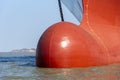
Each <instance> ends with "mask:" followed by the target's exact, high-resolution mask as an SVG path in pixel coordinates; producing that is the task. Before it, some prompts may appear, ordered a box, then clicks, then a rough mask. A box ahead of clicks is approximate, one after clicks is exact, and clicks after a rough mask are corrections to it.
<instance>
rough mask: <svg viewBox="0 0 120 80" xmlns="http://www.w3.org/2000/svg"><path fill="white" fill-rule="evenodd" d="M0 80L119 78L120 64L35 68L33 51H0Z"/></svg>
mask: <svg viewBox="0 0 120 80" xmlns="http://www.w3.org/2000/svg"><path fill="white" fill-rule="evenodd" d="M0 80H120V64H111V65H106V66H101V67H100V66H99V67H88V68H62V69H56V68H37V67H36V66H35V53H12V52H11V53H0Z"/></svg>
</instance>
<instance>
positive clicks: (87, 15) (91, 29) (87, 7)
mask: <svg viewBox="0 0 120 80" xmlns="http://www.w3.org/2000/svg"><path fill="white" fill-rule="evenodd" d="M85 6H86V13H85V15H86V18H87V22H86V23H87V24H88V27H89V29H90V31H91V32H92V35H94V36H96V38H97V39H98V40H99V41H100V43H101V44H102V45H103V47H104V49H105V50H106V52H107V56H108V57H109V56H110V55H109V51H108V49H107V47H106V46H105V43H104V42H103V41H102V40H101V38H100V37H99V36H98V35H97V34H96V33H95V31H94V30H93V28H92V27H91V25H90V22H89V14H88V9H89V0H88V1H87V4H86V5H85Z"/></svg>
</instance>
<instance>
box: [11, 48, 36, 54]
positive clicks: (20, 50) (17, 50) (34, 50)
mask: <svg viewBox="0 0 120 80" xmlns="http://www.w3.org/2000/svg"><path fill="white" fill-rule="evenodd" d="M10 52H32V53H35V52H36V49H35V48H31V49H27V48H23V49H15V50H12V51H10Z"/></svg>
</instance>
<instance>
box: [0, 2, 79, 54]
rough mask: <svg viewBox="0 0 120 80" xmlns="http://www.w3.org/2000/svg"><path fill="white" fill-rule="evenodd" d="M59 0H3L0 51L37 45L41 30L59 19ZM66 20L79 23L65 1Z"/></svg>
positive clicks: (0, 4)
mask: <svg viewBox="0 0 120 80" xmlns="http://www.w3.org/2000/svg"><path fill="white" fill-rule="evenodd" d="M57 1H58V0H0V52H8V51H11V50H14V49H22V48H36V47H37V43H38V40H39V38H40V36H41V35H42V33H43V32H44V31H45V30H46V29H47V28H48V27H49V26H51V25H53V24H55V23H57V22H60V21H61V19H60V14H59V8H58V2H57ZM62 7H63V14H64V19H65V21H68V22H72V23H75V24H79V22H78V21H77V20H76V18H75V17H74V16H73V15H72V13H70V11H69V10H68V9H67V8H66V6H65V5H63V4H62Z"/></svg>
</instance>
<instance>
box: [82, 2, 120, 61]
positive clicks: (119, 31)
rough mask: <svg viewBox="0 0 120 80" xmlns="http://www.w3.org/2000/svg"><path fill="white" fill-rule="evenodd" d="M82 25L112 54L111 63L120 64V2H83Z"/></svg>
mask: <svg viewBox="0 0 120 80" xmlns="http://www.w3.org/2000/svg"><path fill="white" fill-rule="evenodd" d="M83 4H84V17H83V21H82V23H81V24H80V27H82V28H83V29H84V30H86V31H87V32H88V33H90V34H91V35H92V36H93V37H94V38H95V39H96V40H97V41H98V42H99V44H102V45H103V47H104V48H105V49H106V51H107V52H108V53H109V54H110V62H111V63H112V62H113V63H115V62H120V0H83Z"/></svg>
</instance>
